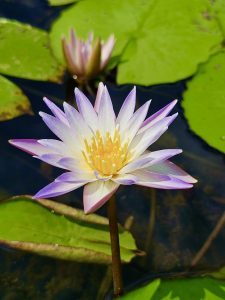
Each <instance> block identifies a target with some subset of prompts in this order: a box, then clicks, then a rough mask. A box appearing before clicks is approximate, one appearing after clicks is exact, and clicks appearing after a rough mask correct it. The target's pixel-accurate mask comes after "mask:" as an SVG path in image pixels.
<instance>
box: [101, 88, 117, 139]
mask: <svg viewBox="0 0 225 300" xmlns="http://www.w3.org/2000/svg"><path fill="white" fill-rule="evenodd" d="M115 119H116V116H115V112H114V110H113V105H112V100H111V98H110V95H109V92H108V90H107V87H106V86H105V87H104V89H103V91H102V97H101V105H100V107H99V112H98V120H99V130H100V131H101V133H102V134H103V135H105V133H106V132H107V131H108V132H110V133H111V134H112V133H114V130H115Z"/></svg>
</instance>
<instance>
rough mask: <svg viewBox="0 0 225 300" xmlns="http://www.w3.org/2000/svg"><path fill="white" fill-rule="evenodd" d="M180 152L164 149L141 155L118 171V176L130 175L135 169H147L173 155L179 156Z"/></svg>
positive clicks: (179, 150)
mask: <svg viewBox="0 0 225 300" xmlns="http://www.w3.org/2000/svg"><path fill="white" fill-rule="evenodd" d="M181 152H182V150H181V149H165V150H158V151H153V152H149V153H147V154H143V155H141V156H140V157H138V158H137V159H135V160H133V161H132V162H131V163H128V164H127V165H126V166H125V167H123V168H122V169H121V170H120V174H125V173H130V172H132V171H135V170H137V169H142V168H147V167H149V166H152V165H154V164H157V163H159V162H161V161H164V160H166V159H169V158H170V157H172V156H174V155H177V154H180V153H181Z"/></svg>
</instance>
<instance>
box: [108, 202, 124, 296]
mask: <svg viewBox="0 0 225 300" xmlns="http://www.w3.org/2000/svg"><path fill="white" fill-rule="evenodd" d="M108 218H109V231H110V239H111V250H112V276H113V288H114V295H115V296H119V295H121V294H122V293H123V281H122V270H121V259H120V245H119V234H118V224H117V215H116V202H115V197H112V198H111V199H110V200H109V202H108Z"/></svg>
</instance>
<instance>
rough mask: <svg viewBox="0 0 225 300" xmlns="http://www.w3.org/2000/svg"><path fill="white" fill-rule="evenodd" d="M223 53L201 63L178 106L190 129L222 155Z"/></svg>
mask: <svg viewBox="0 0 225 300" xmlns="http://www.w3.org/2000/svg"><path fill="white" fill-rule="evenodd" d="M224 82H225V52H221V53H218V54H217V55H214V56H212V57H211V59H210V60H209V61H208V62H207V63H205V64H203V65H202V66H201V67H200V68H199V71H198V73H197V74H196V75H195V76H194V77H193V79H192V80H190V81H189V82H188V85H187V91H186V92H185V93H184V100H183V102H182V106H183V108H184V113H185V116H186V118H187V120H188V123H189V125H190V127H191V129H192V130H193V131H194V132H195V133H196V134H197V135H199V136H200V137H201V138H203V139H204V140H205V141H206V142H207V143H208V144H209V145H210V146H212V147H215V148H216V149H218V150H220V151H222V152H225V128H224V120H225V85H224Z"/></svg>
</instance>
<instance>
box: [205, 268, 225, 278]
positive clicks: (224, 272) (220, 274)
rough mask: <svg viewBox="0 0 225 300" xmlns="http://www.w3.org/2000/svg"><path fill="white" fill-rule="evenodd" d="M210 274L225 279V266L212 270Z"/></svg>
mask: <svg viewBox="0 0 225 300" xmlns="http://www.w3.org/2000/svg"><path fill="white" fill-rule="evenodd" d="M208 275H211V276H212V277H214V278H217V279H224V280H225V267H222V268H221V269H219V270H218V271H215V272H211V273H209V274H208Z"/></svg>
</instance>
